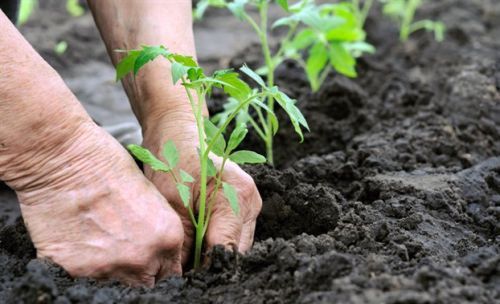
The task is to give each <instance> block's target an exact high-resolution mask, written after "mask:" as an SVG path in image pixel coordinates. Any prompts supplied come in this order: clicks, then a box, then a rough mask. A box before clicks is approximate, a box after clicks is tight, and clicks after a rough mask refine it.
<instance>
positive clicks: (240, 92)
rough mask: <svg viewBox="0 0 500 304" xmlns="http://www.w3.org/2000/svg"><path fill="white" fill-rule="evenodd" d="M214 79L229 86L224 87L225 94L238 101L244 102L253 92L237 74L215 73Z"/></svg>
mask: <svg viewBox="0 0 500 304" xmlns="http://www.w3.org/2000/svg"><path fill="white" fill-rule="evenodd" d="M214 78H215V79H217V80H219V81H221V82H223V83H225V84H227V85H223V87H224V92H226V93H227V94H228V95H229V96H231V97H233V98H236V99H237V100H244V99H246V98H247V96H248V95H250V93H251V92H252V90H251V89H250V86H249V85H248V84H247V83H246V82H244V81H243V80H241V78H240V76H239V75H238V73H235V72H225V73H222V74H221V73H215V74H214Z"/></svg>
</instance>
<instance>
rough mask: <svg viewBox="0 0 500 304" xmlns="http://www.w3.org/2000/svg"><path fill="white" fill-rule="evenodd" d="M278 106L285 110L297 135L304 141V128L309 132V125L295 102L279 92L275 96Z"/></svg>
mask: <svg viewBox="0 0 500 304" xmlns="http://www.w3.org/2000/svg"><path fill="white" fill-rule="evenodd" d="M274 97H275V98H276V101H277V102H278V104H279V105H280V106H281V107H282V108H283V109H284V110H285V112H286V113H287V114H288V117H289V118H290V121H291V122H292V125H293V128H294V130H295V133H297V134H298V135H299V136H300V141H301V142H302V141H304V135H303V134H302V127H304V128H306V129H307V130H309V125H308V124H307V121H306V120H305V118H304V116H303V115H302V113H301V112H300V110H299V108H297V107H296V106H295V101H294V100H293V99H290V97H288V96H287V95H286V94H285V93H283V92H277V93H276V94H275V96H274Z"/></svg>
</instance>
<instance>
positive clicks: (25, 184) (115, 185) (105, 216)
mask: <svg viewBox="0 0 500 304" xmlns="http://www.w3.org/2000/svg"><path fill="white" fill-rule="evenodd" d="M0 33H1V35H0V180H2V181H5V182H6V183H7V184H8V185H9V186H10V187H11V188H12V189H13V190H15V191H16V194H17V197H18V199H19V202H20V207H21V212H22V215H23V219H24V223H25V224H26V227H27V229H28V231H29V233H30V236H31V240H32V241H33V243H34V245H35V247H36V249H37V257H38V258H43V259H49V260H51V261H52V262H54V263H57V264H59V265H60V266H62V267H64V269H66V271H68V272H69V273H70V274H71V275H73V276H78V277H94V278H97V279H110V278H113V279H118V280H121V281H122V282H124V283H127V284H133V285H141V284H147V285H149V286H152V285H153V284H154V282H155V281H156V280H159V279H161V278H162V277H165V276H166V275H169V274H174V273H177V274H179V273H181V264H180V258H181V246H182V243H183V229H182V226H181V222H180V219H179V216H178V215H177V214H176V213H175V212H174V210H172V208H170V207H169V205H168V204H167V202H166V201H165V199H164V198H163V197H162V196H161V195H160V193H158V191H157V190H156V189H155V187H154V186H153V185H152V184H151V183H150V182H149V181H148V180H146V178H145V177H144V175H143V174H142V172H140V171H139V170H138V169H137V166H136V165H135V163H134V162H133V160H132V159H131V157H130V156H129V155H128V153H127V152H126V151H125V150H124V149H123V148H122V147H121V146H120V144H119V143H118V142H116V141H115V140H114V139H113V138H111V137H110V136H109V135H108V134H107V133H105V132H104V131H103V130H102V129H101V128H99V127H98V126H97V125H95V124H94V123H93V121H92V120H91V119H90V117H89V116H88V115H87V113H86V112H85V110H84V109H83V107H82V106H81V105H80V103H79V102H78V100H77V99H76V97H75V96H74V95H73V94H72V93H71V91H70V90H69V89H68V88H67V87H66V86H65V84H64V82H63V80H62V79H61V78H60V77H59V75H58V74H57V73H56V71H54V70H53V69H52V68H51V67H50V66H49V65H48V64H47V63H46V62H45V61H44V60H43V59H42V58H41V57H40V56H39V55H38V54H37V53H36V51H35V50H34V49H33V48H32V47H31V46H30V44H29V43H28V42H27V41H26V40H25V39H24V38H23V36H22V35H21V34H20V33H19V32H18V31H17V29H16V28H15V27H14V25H13V24H12V23H11V22H10V21H9V20H8V19H7V17H6V16H5V15H4V14H3V13H2V11H0ZM130 225H133V226H134V229H128V227H129V226H130Z"/></svg>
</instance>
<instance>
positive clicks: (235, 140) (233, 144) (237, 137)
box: [226, 123, 248, 153]
mask: <svg viewBox="0 0 500 304" xmlns="http://www.w3.org/2000/svg"><path fill="white" fill-rule="evenodd" d="M247 133H248V129H247V126H246V125H245V124H244V123H242V124H239V125H238V126H237V127H236V128H235V129H234V131H233V133H231V136H230V137H229V142H228V144H227V150H226V153H231V152H232V151H233V150H234V149H236V148H237V147H238V146H239V145H240V143H241V142H242V141H243V139H245V136H246V135H247Z"/></svg>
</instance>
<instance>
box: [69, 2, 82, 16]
mask: <svg viewBox="0 0 500 304" xmlns="http://www.w3.org/2000/svg"><path fill="white" fill-rule="evenodd" d="M66 10H67V11H68V13H69V14H70V15H71V16H73V17H80V16H82V15H83V14H84V13H85V10H84V9H83V7H81V6H80V3H78V0H67V1H66Z"/></svg>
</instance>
